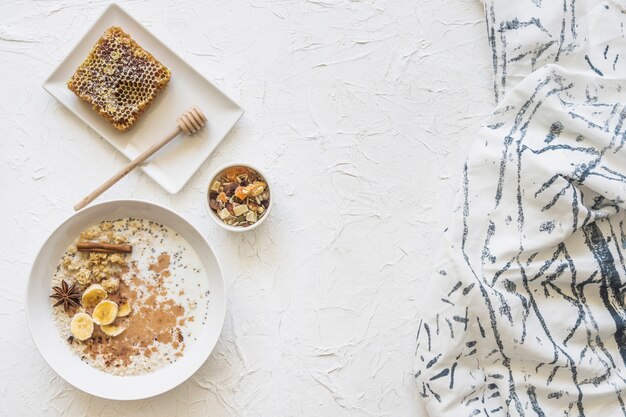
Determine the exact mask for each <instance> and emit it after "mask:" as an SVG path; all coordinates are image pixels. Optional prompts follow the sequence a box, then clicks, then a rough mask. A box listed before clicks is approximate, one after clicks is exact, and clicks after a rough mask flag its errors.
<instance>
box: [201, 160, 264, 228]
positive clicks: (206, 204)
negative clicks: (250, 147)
mask: <svg viewBox="0 0 626 417" xmlns="http://www.w3.org/2000/svg"><path fill="white" fill-rule="evenodd" d="M232 167H246V168H250V169H251V170H253V171H256V172H257V173H258V174H259V175H260V176H261V177H262V178H263V179H264V180H265V183H266V184H267V189H268V190H269V192H270V203H269V205H268V206H267V209H265V214H264V215H263V217H261V218H260V219H259V220H258V221H257V222H256V223H254V224H252V225H250V226H231V225H229V224H226V223H224V222H223V221H222V219H220V218H219V217H218V216H217V213H215V212H214V211H213V210H211V207H209V193H210V187H211V184H213V181H214V180H215V178H216V177H217V176H218V175H219V174H220V173H221V172H222V171H224V170H226V169H228V168H232ZM273 192H274V190H273V189H272V185H271V184H270V182H269V180H268V179H267V176H266V175H265V174H264V173H263V171H261V170H260V169H258V168H257V167H255V166H252V165H250V164H245V163H236V164H226V165H222V166H221V167H220V168H218V169H217V170H215V171H214V172H213V174H212V175H211V176H210V177H209V182H208V184H207V186H206V193H205V194H204V207H205V208H206V210H207V212H208V213H209V217H210V218H212V219H213V221H215V223H217V224H218V225H219V226H221V227H222V228H224V229H226V230H229V231H231V232H248V231H250V230H253V229H256V228H257V227H259V225H260V224H261V223H263V222H264V221H265V219H267V218H268V217H269V215H270V211H272V206H274V195H273Z"/></svg>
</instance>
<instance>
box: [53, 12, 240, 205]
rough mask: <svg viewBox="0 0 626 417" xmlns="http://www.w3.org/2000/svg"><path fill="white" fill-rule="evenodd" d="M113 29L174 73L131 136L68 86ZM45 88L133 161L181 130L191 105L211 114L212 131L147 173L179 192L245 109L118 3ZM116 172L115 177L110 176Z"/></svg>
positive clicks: (175, 145) (183, 140)
mask: <svg viewBox="0 0 626 417" xmlns="http://www.w3.org/2000/svg"><path fill="white" fill-rule="evenodd" d="M110 26H120V27H121V28H122V29H124V31H125V32H126V33H128V34H129V35H130V36H131V37H132V38H133V39H134V40H135V41H136V42H137V43H138V44H139V45H141V47H143V48H144V49H145V50H147V51H148V52H150V53H151V54H152V55H154V57H155V58H156V59H158V60H159V61H160V62H161V63H162V64H163V65H165V66H166V67H168V68H169V69H170V71H171V72H172V78H171V80H170V83H169V85H168V86H167V87H166V88H165V89H164V90H163V91H161V93H160V94H159V95H158V96H157V98H156V99H155V100H154V102H153V103H152V105H151V106H150V108H149V109H148V110H147V111H146V112H145V113H144V114H143V115H142V116H141V118H140V119H139V121H138V122H137V123H136V124H135V126H133V128H132V129H131V130H129V131H128V132H119V131H117V130H116V129H115V128H114V127H113V126H111V125H110V124H109V122H108V121H106V120H105V119H104V118H103V117H102V116H100V115H99V114H98V113H97V112H96V111H95V110H93V109H92V108H91V106H90V105H89V104H87V103H85V102H84V101H82V100H81V99H79V98H78V97H76V95H74V93H73V92H71V91H70V90H69V89H68V88H67V81H68V80H69V79H70V78H71V76H72V75H73V74H74V71H76V68H78V67H79V66H80V64H81V63H82V62H83V61H84V59H85V58H86V57H87V55H88V54H89V51H90V50H91V48H92V47H93V45H94V44H95V43H96V42H97V41H98V39H99V38H100V36H102V34H103V33H104V31H105V30H106V29H107V28H109V27H110ZM43 87H44V88H45V89H46V91H48V92H49V93H50V94H51V95H52V96H53V97H55V98H56V99H57V100H59V101H60V102H61V103H62V104H63V105H64V106H65V107H67V108H68V109H69V110H70V111H71V112H72V113H74V114H75V115H76V116H78V118H79V119H81V120H82V121H83V122H85V123H87V125H89V126H90V127H91V128H92V129H93V130H95V131H96V132H97V133H98V134H99V135H100V136H102V137H103V138H104V139H106V140H107V141H108V142H109V143H110V144H111V145H113V146H114V147H115V148H116V149H117V150H119V151H120V152H121V153H122V154H124V155H125V156H126V157H127V158H129V159H133V158H135V157H136V156H137V155H139V154H140V153H141V152H142V151H143V150H145V149H146V148H148V147H149V146H150V145H152V144H153V143H154V142H155V141H157V140H160V139H161V138H163V137H164V136H165V135H166V134H167V133H168V132H171V131H172V129H174V128H175V127H176V118H177V117H178V116H179V115H180V114H182V113H183V112H184V111H185V110H186V109H188V108H189V107H191V106H192V105H194V104H195V105H197V106H198V107H199V108H200V110H202V112H203V113H204V114H205V115H206V117H207V119H208V122H207V128H205V129H202V130H201V131H200V132H198V133H196V134H195V135H193V136H189V137H183V136H181V137H178V138H176V139H175V140H174V141H172V142H171V143H170V144H168V145H167V146H166V147H165V148H164V149H162V150H161V151H159V152H158V153H157V154H156V155H155V156H154V157H152V158H151V159H150V160H149V161H148V163H146V164H144V165H143V166H142V169H143V170H144V171H145V172H146V174H148V175H149V176H150V177H152V179H153V180H154V181H156V182H157V183H158V184H159V185H161V186H162V187H163V188H164V189H165V190H166V191H168V192H170V193H172V194H176V193H177V192H179V191H180V189H181V188H182V187H183V186H184V185H185V184H186V183H187V181H188V180H189V178H191V176H192V175H193V174H194V172H196V170H197V169H198V168H199V167H200V165H202V163H203V162H204V161H205V160H206V159H207V157H208V156H209V155H210V154H211V153H212V152H213V150H214V149H215V148H216V147H217V145H218V144H219V143H220V142H221V141H222V139H224V137H225V136H226V134H227V133H228V132H229V131H230V130H231V129H232V127H233V126H234V125H235V123H236V122H237V120H239V118H241V116H242V115H243V109H242V108H241V107H240V106H239V105H238V104H237V103H235V102H234V101H233V100H231V99H230V98H229V97H228V96H226V94H224V93H222V92H221V91H220V90H219V89H218V88H217V87H215V86H214V85H213V84H211V82H210V81H208V80H207V79H206V78H204V77H203V76H202V75H200V74H199V73H198V72H197V71H196V70H194V69H193V68H192V67H191V66H190V65H189V64H188V63H187V62H185V61H184V60H183V59H182V58H180V57H179V56H178V55H176V54H175V53H174V52H173V51H172V50H171V49H169V48H168V47H167V46H165V45H164V44H163V43H162V42H161V41H159V40H158V39H157V38H156V37H155V36H154V35H152V34H151V33H150V32H149V31H148V30H147V29H146V28H144V27H143V26H141V25H140V24H139V23H138V22H137V21H136V20H135V19H133V18H132V17H130V16H129V15H128V13H126V12H125V11H124V10H122V8H121V7H119V6H118V5H116V4H111V5H110V6H109V7H107V9H106V10H105V11H104V13H103V14H102V16H100V18H99V19H98V20H97V21H96V23H95V24H94V25H93V26H92V27H91V29H89V31H88V32H87V34H86V35H85V36H84V37H83V38H82V39H81V40H80V42H79V43H78V45H76V47H74V49H73V50H72V51H71V52H70V53H69V55H68V56H67V57H66V58H65V59H64V60H63V62H61V63H60V64H59V66H58V67H57V68H56V69H55V70H54V72H53V73H52V74H51V75H50V77H48V79H47V80H46V81H45V82H44V84H43ZM111 174H113V173H111Z"/></svg>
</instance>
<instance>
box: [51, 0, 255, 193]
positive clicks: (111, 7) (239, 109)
mask: <svg viewBox="0 0 626 417" xmlns="http://www.w3.org/2000/svg"><path fill="white" fill-rule="evenodd" d="M115 10H117V11H119V12H120V13H122V14H123V15H124V16H125V17H126V18H128V19H130V20H131V21H132V22H133V23H134V24H136V25H138V26H140V27H141V28H142V29H143V30H145V31H146V32H147V33H148V34H149V35H150V36H152V37H153V38H154V40H155V41H156V42H157V43H158V44H159V45H160V46H161V47H162V48H165V50H166V51H167V53H169V54H172V55H173V56H174V57H175V58H176V59H178V60H180V61H181V62H183V63H184V64H185V65H187V66H188V67H189V69H190V70H191V71H192V72H193V73H195V75H197V76H198V77H200V78H201V79H202V81H204V82H206V83H208V84H209V85H211V86H212V87H213V88H214V89H215V90H217V91H218V92H219V93H220V94H221V95H222V96H224V97H225V98H226V99H227V100H228V101H230V102H231V103H232V104H233V105H234V106H235V107H236V109H237V113H238V114H237V117H236V118H235V120H234V121H233V122H232V125H231V126H230V128H229V129H228V130H227V131H226V132H225V133H224V135H223V136H222V137H221V138H220V139H219V140H218V141H217V143H216V145H215V148H214V149H213V150H212V151H211V152H209V153H208V154H207V155H206V157H205V158H204V159H202V161H201V162H200V164H199V165H198V168H196V169H195V170H194V171H193V172H192V173H191V175H189V177H187V178H185V179H184V181H181V183H180V184H179V185H178V184H176V185H174V187H169V186H167V185H166V184H163V183H161V182H160V181H158V180H157V179H156V178H155V177H154V176H153V175H152V174H151V173H150V172H149V166H147V167H145V166H143V165H141V166H140V167H139V168H141V170H142V171H143V172H144V173H145V174H146V175H147V176H148V177H150V179H152V181H154V182H155V183H156V184H158V185H159V186H160V187H161V188H163V189H164V190H165V191H167V192H168V193H170V194H178V193H179V192H180V191H181V190H182V189H183V188H184V187H185V185H187V183H188V182H189V180H190V179H191V177H193V176H194V175H195V174H196V172H198V170H199V169H200V167H201V166H202V164H204V163H205V162H206V161H207V159H208V158H209V157H210V156H211V154H213V152H214V151H215V149H216V148H217V147H218V146H219V145H220V144H221V143H222V141H223V140H224V139H225V138H226V136H228V135H229V133H230V132H232V130H233V128H234V127H235V125H236V124H237V123H238V122H239V120H241V118H242V117H243V115H244V113H245V110H244V109H243V107H242V106H241V105H240V104H239V103H238V102H237V101H235V100H234V99H233V98H231V97H230V96H229V95H228V94H226V93H225V92H224V91H222V89H221V88H219V87H218V86H216V85H215V84H214V83H213V82H211V80H209V79H208V78H207V77H205V76H204V75H203V74H202V73H200V72H199V71H198V70H197V69H196V68H195V67H194V66H193V65H191V64H190V63H189V62H187V61H186V60H185V59H184V58H182V57H181V56H180V55H179V54H178V53H176V52H175V51H174V50H173V49H172V48H170V47H169V46H168V45H167V44H165V43H164V42H163V41H162V40H161V39H160V38H159V37H157V36H156V35H155V34H154V33H152V31H150V30H149V29H148V28H146V27H145V26H144V25H142V24H141V22H139V21H138V20H137V19H135V18H134V17H133V16H132V15H131V14H130V13H128V12H127V11H126V10H125V9H124V8H123V7H122V6H120V5H119V4H117V3H115V2H113V3H110V4H109V5H108V6H107V7H105V8H104V10H103V11H102V12H101V13H100V14H99V15H98V17H97V18H96V19H95V20H94V21H93V23H92V24H91V25H90V26H89V28H87V30H86V31H85V33H84V34H83V35H82V36H81V37H80V39H79V40H78V41H77V42H76V43H75V44H74V46H72V48H70V49H69V51H68V52H67V53H66V54H65V57H64V58H63V59H61V61H59V62H58V63H57V64H56V65H55V67H54V69H53V70H52V72H51V73H50V75H48V77H47V78H46V79H45V80H44V82H43V83H42V87H43V89H44V90H46V92H47V93H48V94H50V95H51V96H52V97H53V98H54V99H55V100H56V101H58V102H59V103H60V104H61V105H62V106H63V107H65V108H66V109H67V110H68V111H69V112H70V113H72V114H73V115H74V116H75V117H77V118H78V119H79V120H80V121H81V122H83V123H84V124H85V125H86V126H87V127H89V129H91V130H92V131H94V132H95V133H96V134H98V136H100V138H102V139H104V140H105V141H106V142H107V143H108V144H109V145H111V146H112V147H113V148H114V149H115V150H116V151H117V152H119V153H120V154H122V156H124V157H125V158H126V159H128V160H129V161H130V160H131V158H130V157H129V156H127V155H126V154H125V153H124V151H123V150H122V149H120V148H118V147H117V146H116V145H115V144H113V142H112V141H110V140H109V139H108V138H107V136H106V135H105V134H103V132H101V131H100V130H99V129H98V128H97V127H95V126H93V125H92V124H91V123H90V122H89V121H87V119H85V118H84V117H83V116H82V115H81V114H79V113H78V112H76V111H75V110H74V109H73V108H72V107H70V106H68V105H67V104H65V103H64V102H63V101H62V100H61V99H59V97H57V96H56V95H55V94H54V92H53V91H52V88H51V86H52V85H53V84H54V83H53V82H52V81H51V79H52V78H53V77H54V76H55V75H56V74H57V72H58V71H60V68H61V66H62V65H63V63H64V62H65V61H66V60H67V58H68V57H69V56H70V55H71V54H73V53H74V52H75V51H76V50H77V49H78V48H79V47H80V46H81V45H82V44H83V43H85V41H86V39H87V36H88V35H89V32H90V31H91V30H92V29H93V27H94V26H95V25H96V24H97V23H98V22H99V21H100V20H101V19H102V18H103V17H104V16H105V15H107V14H108V13H111V12H112V11H115ZM146 168H147V169H146ZM168 177H171V175H168Z"/></svg>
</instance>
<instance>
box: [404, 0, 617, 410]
mask: <svg viewBox="0 0 626 417" xmlns="http://www.w3.org/2000/svg"><path fill="white" fill-rule="evenodd" d="M484 3H485V17H486V23H487V30H488V39H489V42H490V46H491V48H492V60H493V68H494V74H495V77H494V90H495V96H496V101H497V107H496V109H495V111H494V112H493V114H492V116H491V117H490V118H489V119H488V120H487V121H486V122H485V124H484V127H483V128H482V129H481V130H480V132H479V133H478V135H477V136H478V137H477V138H476V139H475V140H474V144H473V147H472V150H471V152H470V155H469V157H468V160H467V163H466V165H465V167H464V171H463V181H462V184H461V187H460V190H459V192H458V198H457V204H456V206H455V207H456V209H455V211H454V217H453V223H452V225H451V227H450V228H449V230H448V232H446V234H445V239H446V243H445V250H444V253H443V256H442V259H441V262H440V263H439V265H438V266H437V268H436V273H435V274H434V276H433V277H432V279H431V281H430V282H429V288H428V291H427V292H426V295H425V297H424V299H423V301H422V302H421V304H420V309H421V317H423V320H422V322H421V323H420V325H419V330H418V335H417V344H418V346H417V354H416V359H417V370H416V379H417V384H418V397H419V399H420V401H422V402H423V404H424V406H425V408H426V409H427V410H428V413H429V415H431V416H433V417H434V416H437V417H440V416H441V417H443V416H453V417H464V416H490V417H496V416H549V417H553V416H554V417H555V416H588V417H595V416H626V405H625V404H626V366H625V363H626V308H625V307H626V304H625V301H624V294H625V290H626V260H625V258H626V250H625V249H626V221H625V217H624V209H625V208H626V120H625V119H626V79H625V77H626V38H625V36H626V14H625V13H624V12H623V10H622V7H624V5H625V4H626V2H624V1H618V0H614V1H612V2H585V1H576V0H519V1H510V0H484Z"/></svg>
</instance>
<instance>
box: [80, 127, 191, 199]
mask: <svg viewBox="0 0 626 417" xmlns="http://www.w3.org/2000/svg"><path fill="white" fill-rule="evenodd" d="M181 131H182V130H181V128H180V127H178V126H177V127H176V129H174V130H173V131H172V132H171V133H170V134H169V135H167V136H166V137H165V138H164V139H163V140H161V141H160V142H158V143H155V144H154V145H152V146H150V147H149V148H148V149H146V150H145V151H143V153H142V154H141V155H139V156H138V157H137V158H135V159H133V160H132V161H130V162H129V163H128V165H126V166H125V167H124V168H122V169H120V170H119V171H117V173H116V174H115V175H113V176H112V177H111V178H109V179H108V180H107V181H106V182H105V183H104V184H102V185H101V186H100V187H98V188H96V189H95V190H93V191H92V192H91V193H90V194H89V195H88V196H87V197H85V198H83V199H82V200H80V201H79V202H78V204H76V205H75V206H74V210H75V211H78V210H80V209H82V208H83V207H85V206H86V205H88V204H89V203H91V202H92V201H93V200H95V199H96V198H98V196H100V194H102V193H103V192H105V191H106V190H108V189H109V188H111V186H112V185H113V184H115V183H116V182H118V181H119V180H121V179H122V178H124V177H125V176H126V174H128V173H129V172H130V171H132V170H133V169H135V168H137V166H139V165H141V164H142V163H143V162H144V161H145V160H146V159H148V158H150V157H151V156H152V155H153V154H155V153H156V152H157V151H158V150H159V149H161V148H162V147H164V146H165V145H167V144H168V143H169V142H170V141H171V140H172V139H174V138H175V137H176V136H177V135H178V134H179V133H180V132H181Z"/></svg>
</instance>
